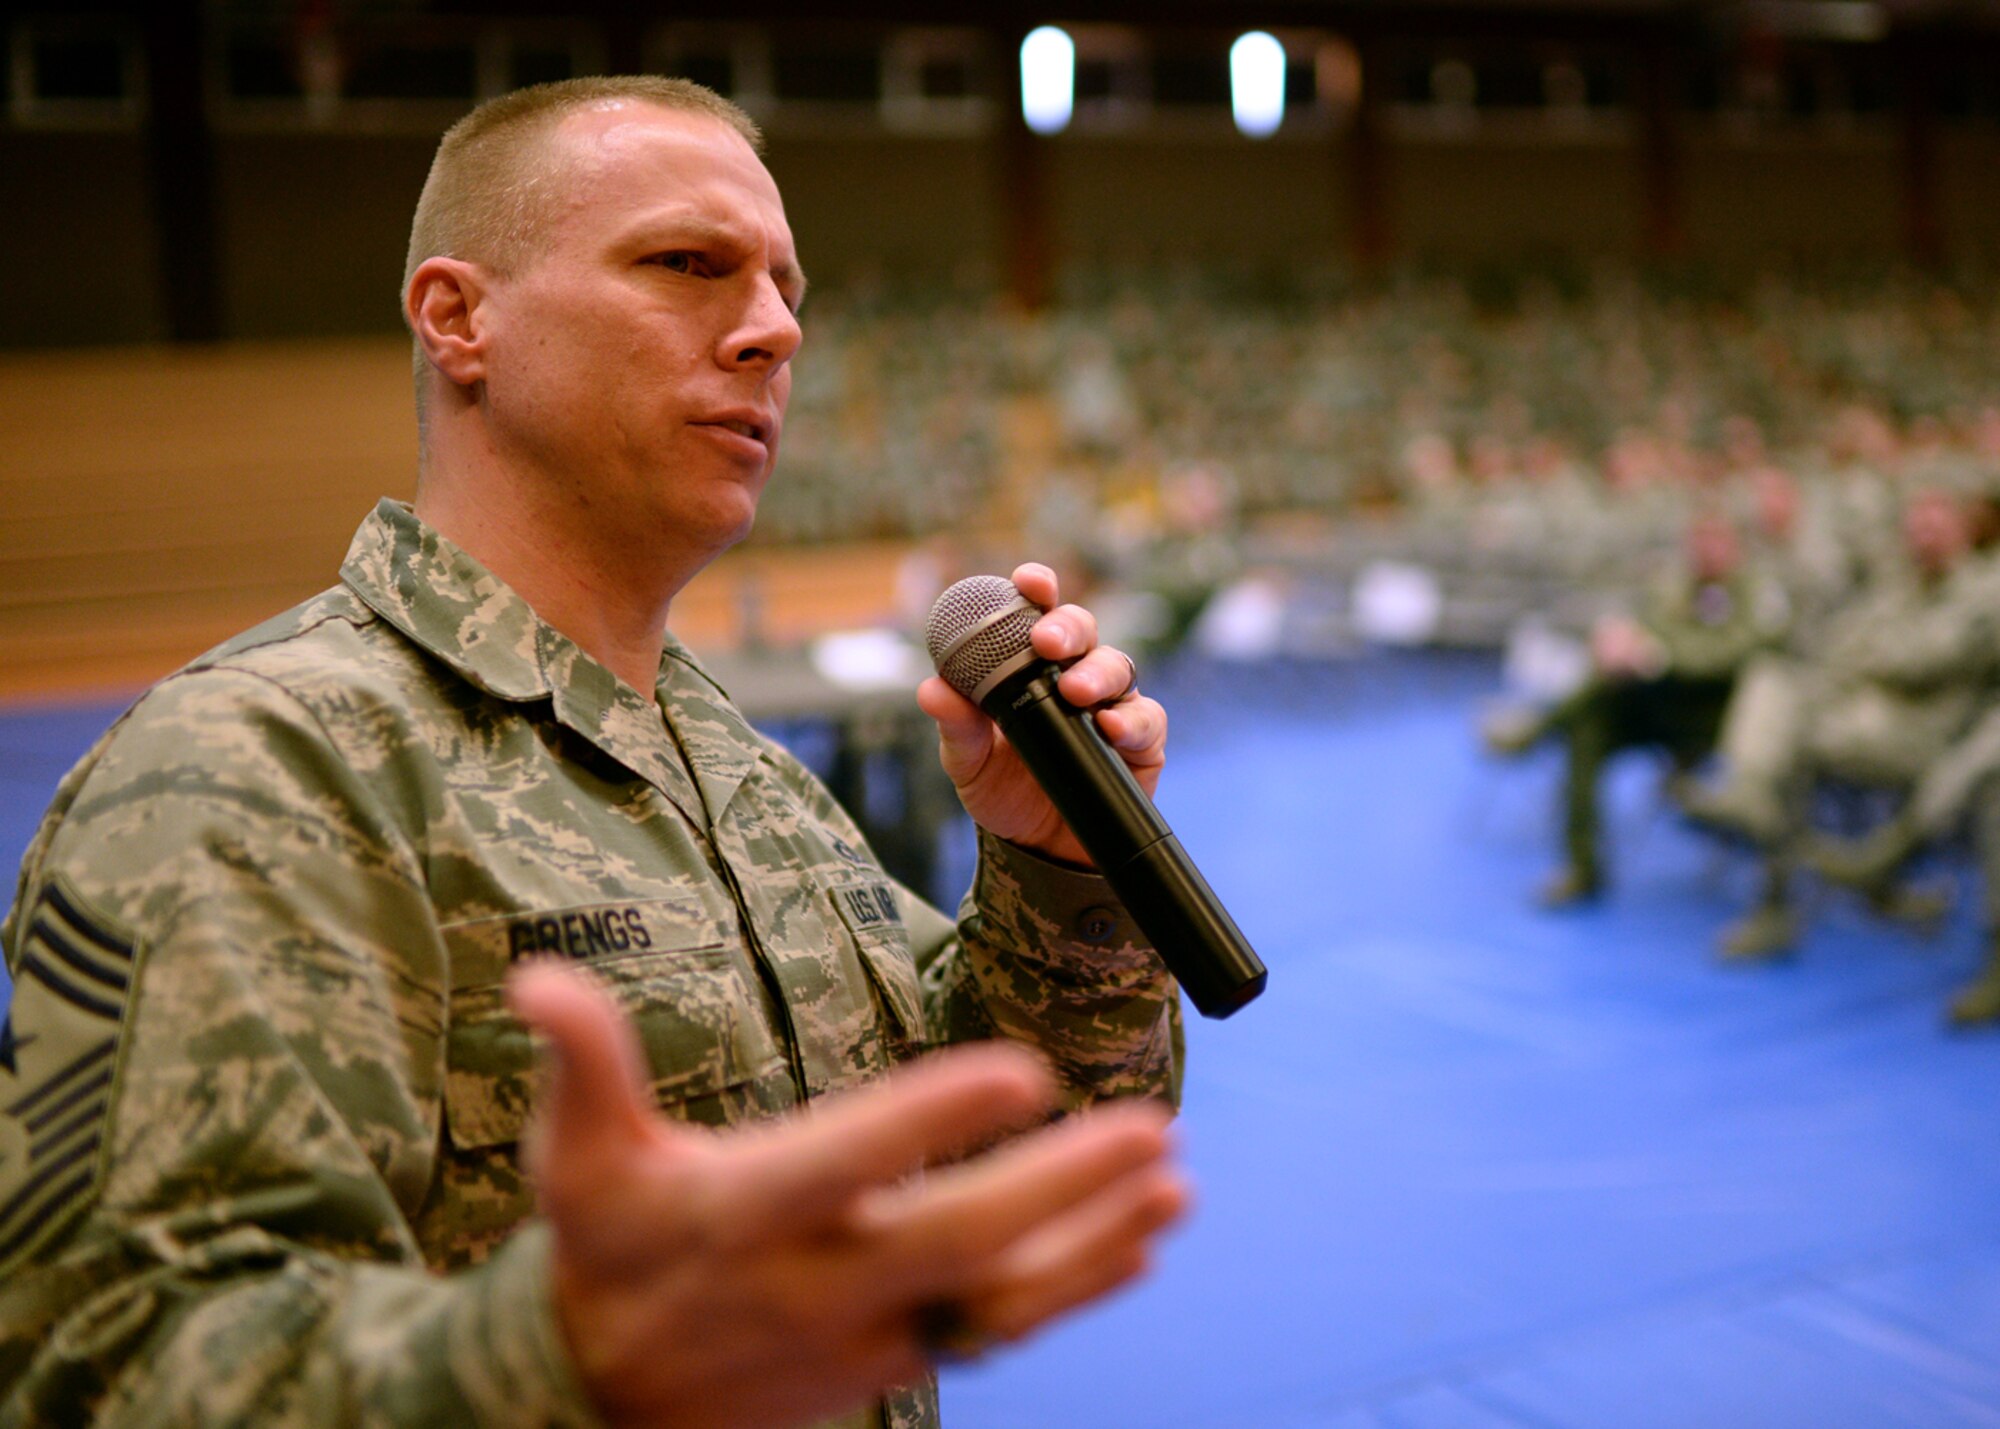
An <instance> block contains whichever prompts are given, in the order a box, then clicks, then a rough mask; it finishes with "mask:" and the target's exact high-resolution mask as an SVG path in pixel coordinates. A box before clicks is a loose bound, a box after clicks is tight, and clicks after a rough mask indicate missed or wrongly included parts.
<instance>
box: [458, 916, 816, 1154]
mask: <svg viewBox="0 0 2000 1429" xmlns="http://www.w3.org/2000/svg"><path fill="white" fill-rule="evenodd" d="M450 932H451V930H447V936H448V937H449V936H450ZM650 941H651V943H652V946H650V947H647V948H644V949H637V948H634V949H630V950H628V951H624V952H616V953H612V954H611V955H609V956H594V957H591V958H589V959H588V961H587V962H585V963H584V966H586V967H587V968H588V969H589V971H590V972H591V973H592V974H593V975H594V976H595V977H596V978H597V979H598V980H599V982H601V983H602V984H603V985H604V986H605V988H606V990H607V991H608V992H610V994H611V995H612V997H613V998H614V999H615V1000H616V1001H617V1003H618V1005H619V1008H620V1009H621V1010H622V1011H623V1012H624V1013H625V1015H626V1016H627V1017H628V1018H630V1019H631V1021H632V1024H633V1026H634V1028H635V1029H636V1030H637V1032H638V1036H639V1041H640V1045H641V1047H642V1049H643V1050H644V1053H645V1057H646V1062H647V1066H648V1068H649V1070H650V1072H651V1076H652V1083H651V1089H652V1094H653V1099H654V1101H655V1102H656V1103H657V1104H658V1105H659V1106H660V1107H661V1108H662V1110H664V1111H666V1112H667V1113H668V1114H670V1115H682V1116H685V1117H687V1118H689V1119H694V1120H702V1121H711V1120H720V1119H723V1118H722V1117H721V1116H720V1115H718V1114H717V1111H718V1109H719V1107H720V1103H721V1101H722V1098H723V1096H724V1095H726V1094H727V1093H728V1092H729V1090H730V1089H731V1088H735V1087H741V1086H744V1085H745V1084H746V1083H751V1082H755V1081H758V1080H759V1079H761V1078H764V1077H767V1076H769V1075H771V1073H772V1072H773V1070H774V1069H777V1068H782V1067H783V1065H784V1053H783V1051H782V1050H781V1049H780V1048H779V1046H778V1044H777V1042H776V1041H775V1039H774V1038H773V1037H772V1035H771V1032H770V1028H769V1025H768V1023H767V1021H766V1019H765V1017H764V1016H763V1015H762V1006H761V1001H760V995H759V991H758V989H757V987H756V986H755V985H754V983H753V980H752V974H751V973H750V971H749V969H748V968H747V967H746V966H745V964H744V962H743V960H742V958H741V956H740V954H739V953H738V952H737V951H736V949H734V948H733V947H731V946H729V945H728V944H726V943H724V942H721V941H719V940H708V939H704V940H702V941H698V942H694V943H692V944H691V945H687V946H676V947H663V946H661V945H660V944H661V942H662V941H663V940H662V939H661V938H659V937H657V936H655V937H653V938H652V939H650ZM455 957H456V952H455ZM467 962H468V963H469V966H468V968H467V969H466V976H464V977H463V978H454V982H455V983H460V982H462V984H463V985H460V986H454V987H453V989H452V993H451V1029H450V1032H449V1034H448V1035H447V1038H446V1044H445V1090H444V1104H445V1105H444V1112H445V1129H446V1132H447V1134H448V1136H449V1137H450V1140H451V1143H452V1144H453V1145H454V1146H457V1147H460V1148H462V1149H468V1150H469V1149H473V1148H479V1147H488V1146H499V1145H504V1144H506V1143H510V1142H514V1141H518V1140H519V1139H520V1136H521V1131H522V1128H523V1126H524V1125H525V1124H526V1121H527V1117H528V1112H529V1109H530V1107H531V1105H532V1103H533V1100H534V1091H535V1053H534V1045H533V1042H532V1039H531V1038H530V1037H529V1035H528V1030H527V1028H526V1027H525V1026H523V1025H522V1024H521V1022H520V1021H519V1020H518V1019H517V1018H515V1016H514V1015H513V1013H512V1011H511V1010H510V1009H509V1008H508V1006H507V999H506V986H505V981H504V967H505V963H504V961H503V962H502V963H501V965H500V967H498V968H495V967H492V966H491V964H490V960H483V959H481V958H479V957H477V956H476V955H475V956H473V957H471V958H469V959H468V960H467ZM457 970H458V969H457V967H456V966H455V968H454V971H457ZM481 972H485V973H488V974H495V973H497V974H498V975H497V976H487V977H485V978H483V979H482V978H481V977H480V976H479V974H480V973H481Z"/></svg>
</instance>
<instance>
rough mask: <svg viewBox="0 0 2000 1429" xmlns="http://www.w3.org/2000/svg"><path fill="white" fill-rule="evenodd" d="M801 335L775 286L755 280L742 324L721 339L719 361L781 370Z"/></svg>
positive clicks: (771, 283)
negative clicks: (760, 364) (720, 358)
mask: <svg viewBox="0 0 2000 1429" xmlns="http://www.w3.org/2000/svg"><path fill="white" fill-rule="evenodd" d="M804 336H805V334H804V331H803V329H801V328H800V327H799V319H798V315H797V314H796V313H794V312H793V311H792V310H791V308H790V307H788V306H787V305H786V303H785V299H784V295H783V294H781V293H780V292H779V291H778V287H777V284H775V283H773V282H772V281H771V280H770V279H769V278H759V279H758V281H757V284H756V288H755V290H754V292H753V294H752V296H751V299H750V304H749V307H748V309H747V310H746V311H745V312H744V314H743V321H742V322H741V323H740V324H738V326H737V328H736V330H735V331H734V332H732V333H731V334H730V335H729V336H728V337H727V338H726V339H725V340H724V353H723V359H724V361H725V362H727V363H728V364H729V365H731V366H742V365H748V364H752V363H763V364H766V365H768V366H771V367H782V366H783V365H784V364H785V363H787V362H789V361H791V360H792V354H793V353H795V352H797V351H798V350H799V343H800V342H801V341H802V340H803V338H804Z"/></svg>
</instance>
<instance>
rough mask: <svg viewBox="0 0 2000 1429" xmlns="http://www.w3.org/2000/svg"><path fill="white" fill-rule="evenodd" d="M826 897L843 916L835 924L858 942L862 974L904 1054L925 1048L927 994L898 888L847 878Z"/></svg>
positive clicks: (873, 881)
mask: <svg viewBox="0 0 2000 1429" xmlns="http://www.w3.org/2000/svg"><path fill="white" fill-rule="evenodd" d="M827 896H828V897H829V898H830V899H831V900H832V902H833V909H834V913H835V914H836V915H837V918H838V923H837V925H836V926H839V927H844V928H845V929H846V930H847V934H848V936H849V937H851V938H852V939H853V940H854V945H855V950H856V951H857V952H858V953H859V954H860V958H861V967H862V971H863V972H865V973H866V974H867V977H868V984H869V986H870V987H871V988H873V989H874V992H875V996H876V997H877V998H878V999H879V1000H880V1001H881V1004H882V1008H883V1010H884V1011H885V1012H886V1013H887V1014H888V1021H889V1024H890V1026H891V1027H892V1028H894V1030H895V1033H896V1036H897V1037H898V1039H899V1040H900V1042H901V1044H902V1047H903V1050H905V1051H908V1050H911V1049H914V1048H917V1047H921V1046H922V1045H923V1044H924V1042H925V1041H926V1040H927V1039H926V1037H925V1028H924V1004H923V995H922V991H921V989H920V988H919V986H918V983H917V967H916V963H915V962H914V961H913V960H912V958H911V956H910V935H909V930H908V929H907V928H906V927H905V925H904V923H903V913H902V909H901V906H900V905H899V904H898V903H897V900H896V891H895V889H894V888H892V887H891V886H890V885H889V884H888V883H886V882H883V881H880V880H868V879H855V880H845V881H840V882H836V883H834V884H833V886H832V887H831V888H829V889H828V891H827Z"/></svg>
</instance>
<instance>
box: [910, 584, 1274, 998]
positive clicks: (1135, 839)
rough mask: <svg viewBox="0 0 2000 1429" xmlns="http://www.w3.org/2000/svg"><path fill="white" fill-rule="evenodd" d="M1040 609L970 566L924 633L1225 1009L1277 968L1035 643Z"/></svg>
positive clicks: (1130, 899) (1156, 938)
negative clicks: (1065, 693) (1061, 689)
mask: <svg viewBox="0 0 2000 1429" xmlns="http://www.w3.org/2000/svg"><path fill="white" fill-rule="evenodd" d="M1041 617H1042V612H1041V610H1040V609H1039V608H1038V607H1037V606H1035V605H1034V604H1033V603H1032V602H1031V601H1029V600H1028V599H1027V598H1026V597H1025V596H1023V595H1022V594H1021V593H1020V592H1019V591H1018V590H1016V589H1015V588H1014V583H1013V582H1012V581H1010V580H1007V579H1006V578H1004V577H1002V576H968V577H966V578H965V579H964V580H962V581H960V582H958V584H956V585H954V586H953V587H952V588H951V589H950V590H947V591H946V592H945V593H944V594H943V595H941V596H939V597H938V599H937V604H936V605H934V606H932V607H931V616H930V622H929V624H928V625H927V627H926V628H925V631H924V642H925V644H926V645H928V646H929V647H930V655H931V663H932V664H933V665H935V666H937V672H938V674H940V675H942V676H943V677H944V680H945V683H946V684H948V685H950V686H951V687H952V688H953V689H955V690H957V691H958V692H959V693H960V694H962V695H964V696H965V697H966V698H967V699H969V700H971V701H972V702H973V703H974V704H976V705H978V706H979V707H980V708H981V709H983V710H985V711H986V713H987V714H989V715H991V716H992V717H993V719H994V721H995V722H996V723H998V724H999V726H1000V728H1001V730H1002V731H1003V732H1004V733H1005V734H1006V736H1007V742H1008V743H1009V744H1011V745H1013V746H1014V748H1015V749H1016V750H1018V751H1019V752H1020V755H1021V761H1022V762H1023V763H1024V764H1026V765H1027V766H1028V770H1029V772H1030V773H1032V774H1033V775H1034V776H1035V782H1036V783H1038V784H1040V785H1041V786H1042V789H1043V791H1044V792H1045V793H1046V794H1047V795H1048V796H1049V801H1050V802H1051V803H1053V804H1054V805H1055V806H1056V812H1057V813H1059V814H1061V815H1062V816H1063V820H1064V822H1066V823H1067V824H1068V825H1069V826H1070V830H1071V832H1073V833H1074V834H1075V835H1076V838H1077V842H1078V843H1080V844H1082V845H1083V847H1084V849H1085V851H1086V852H1088V853H1089V854H1090V857H1091V860H1092V861H1093V862H1094V863H1096V865H1097V869H1098V872H1100V873H1102V874H1103V875H1104V877H1105V880H1106V881H1107V882H1109V883H1110V885H1111V887H1112V890H1113V891H1114V892H1115V893H1117V895H1118V897H1119V899H1120V900H1121V901H1122V902H1123V903H1124V904H1125V907H1126V909H1127V910H1128V911H1129V912H1130V913H1131V914H1132V917H1133V920H1134V921H1135V922H1137V923H1138V925H1139V927H1140V929H1141V930H1142V931H1144V933H1145V934H1146V936H1147V938H1148V939H1150V940H1151V942H1152V944H1153V946H1154V947H1155V948H1158V949H1159V951H1160V956H1161V958H1163V959H1164V960H1165V961H1166V964H1167V967H1168V969H1169V970H1170V971H1171V972H1172V973H1173V975H1174V976H1175V977H1176V978H1178V979H1180V984H1181V987H1182V988H1183V989H1185V990H1186V992H1187V995H1188V1000H1189V1001H1191V1002H1193V1003H1194V1005H1195V1007H1196V1008H1197V1009H1198V1010H1199V1011H1200V1013H1201V1015H1202V1016H1204V1017H1227V1016H1229V1015H1230V1014H1231V1013H1232V1012H1235V1011H1236V1010H1237V1009H1238V1008H1240V1007H1242V1006H1243V1005H1244V1004H1245V1003H1247V1002H1249V1001H1250V1000H1251V999H1252V998H1254V997H1256V996H1257V994H1259V993H1260V992H1262V991H1263V990H1264V982H1265V979H1266V978H1267V977H1269V975H1270V974H1269V971H1268V970H1267V969H1266V968H1265V966H1264V964H1263V962H1262V961H1261V960H1260V959H1259V958H1258V956H1257V953H1256V950H1255V949H1253V948H1252V947H1251V946H1250V943H1249V941H1248V940H1247V939H1246V938H1244V936H1243V933H1242V930H1241V929H1239V928H1238V927H1237V926H1236V923H1235V920H1233V919H1232V918H1231V917H1230V916H1229V912H1228V910H1227V909H1225V908H1224V907H1223V906H1222V901H1221V900H1220V899H1218V898H1217V897H1216V896H1215V891H1214V890H1213V889H1211V888H1210V887H1209V886H1208V881H1207V880H1206V879H1204V878H1203V877H1202V876H1201V870H1200V869H1198V868H1196V867H1195V866H1194V860H1192V859H1190V858H1189V857H1188V856H1187V852H1186V851H1185V850H1184V849H1182V848H1181V841H1180V840H1179V839H1178V838H1176V837H1174V831H1173V830H1172V829H1170V828H1168V827H1167V821H1166V820H1165V819H1163V818H1161V817H1160V811H1159V810H1158V809H1156V808H1154V807H1153V801H1152V800H1151V799H1149V798H1147V797H1146V791H1145V790H1143V789H1141V788H1140V787H1139V781H1138V780H1136V779H1134V778H1133V777H1132V771H1131V770H1130V769H1128V768H1127V767H1126V766H1125V761H1124V760H1122V759H1120V758H1119V757H1118V754H1117V752H1116V751H1115V750H1113V749H1112V748H1111V746H1110V745H1108V744H1106V743H1105V742H1104V736H1103V735H1102V734H1100V733H1098V730H1097V722H1096V721H1095V720H1094V719H1092V718H1091V715H1090V711H1088V710H1082V709H1078V708H1077V707H1076V706H1075V705H1073V704H1071V703H1070V702H1069V701H1068V700H1066V699H1064V698H1063V697H1062V695H1061V694H1060V693H1058V692H1057V690H1056V677H1057V676H1058V675H1060V674H1061V673H1062V671H1061V670H1060V669H1059V668H1058V667H1057V666H1056V665H1055V664H1054V663H1053V662H1051V661H1049V660H1045V659H1043V658H1042V657H1041V656H1040V655H1037V654H1036V653H1035V650H1034V647H1033V646H1032V645H1030V644H1029V643H1028V632H1029V631H1030V630H1032V629H1033V628H1034V625H1035V622H1036V621H1037V620H1039V619H1041Z"/></svg>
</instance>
